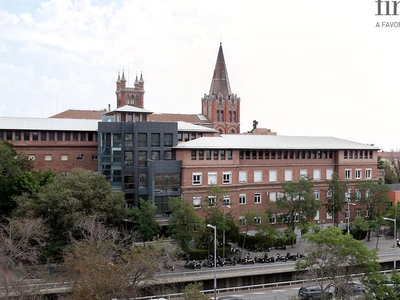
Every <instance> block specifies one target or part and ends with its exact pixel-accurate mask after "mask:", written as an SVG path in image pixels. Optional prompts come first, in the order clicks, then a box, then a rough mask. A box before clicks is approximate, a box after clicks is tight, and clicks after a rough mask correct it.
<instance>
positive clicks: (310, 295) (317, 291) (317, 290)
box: [298, 285, 332, 300]
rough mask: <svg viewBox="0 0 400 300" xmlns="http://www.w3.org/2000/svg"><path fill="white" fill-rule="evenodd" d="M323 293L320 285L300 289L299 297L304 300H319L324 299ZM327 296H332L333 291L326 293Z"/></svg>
mask: <svg viewBox="0 0 400 300" xmlns="http://www.w3.org/2000/svg"><path fill="white" fill-rule="evenodd" d="M323 293H324V292H323V291H322V290H321V287H319V286H318V285H309V286H302V287H301V288H300V289H299V293H298V296H299V298H300V299H302V300H319V299H322V295H323ZM325 294H326V295H327V296H329V297H330V296H332V291H331V290H329V291H327V292H325Z"/></svg>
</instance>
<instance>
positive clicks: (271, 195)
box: [269, 192, 276, 202]
mask: <svg viewBox="0 0 400 300" xmlns="http://www.w3.org/2000/svg"><path fill="white" fill-rule="evenodd" d="M269 201H270V202H276V192H269Z"/></svg>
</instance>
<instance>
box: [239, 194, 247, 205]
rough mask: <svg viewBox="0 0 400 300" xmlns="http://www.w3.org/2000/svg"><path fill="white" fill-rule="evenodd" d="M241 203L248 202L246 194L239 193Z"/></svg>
mask: <svg viewBox="0 0 400 300" xmlns="http://www.w3.org/2000/svg"><path fill="white" fill-rule="evenodd" d="M239 204H246V194H240V195H239Z"/></svg>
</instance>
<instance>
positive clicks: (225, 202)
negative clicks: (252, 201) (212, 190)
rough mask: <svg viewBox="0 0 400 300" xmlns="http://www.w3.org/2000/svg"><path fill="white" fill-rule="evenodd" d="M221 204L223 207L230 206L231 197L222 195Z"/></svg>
mask: <svg viewBox="0 0 400 300" xmlns="http://www.w3.org/2000/svg"><path fill="white" fill-rule="evenodd" d="M222 204H223V205H224V206H225V205H230V204H231V196H230V195H224V197H223V198H222Z"/></svg>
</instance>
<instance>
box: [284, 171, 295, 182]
mask: <svg viewBox="0 0 400 300" xmlns="http://www.w3.org/2000/svg"><path fill="white" fill-rule="evenodd" d="M292 180H293V171H292V170H285V181H292Z"/></svg>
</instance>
